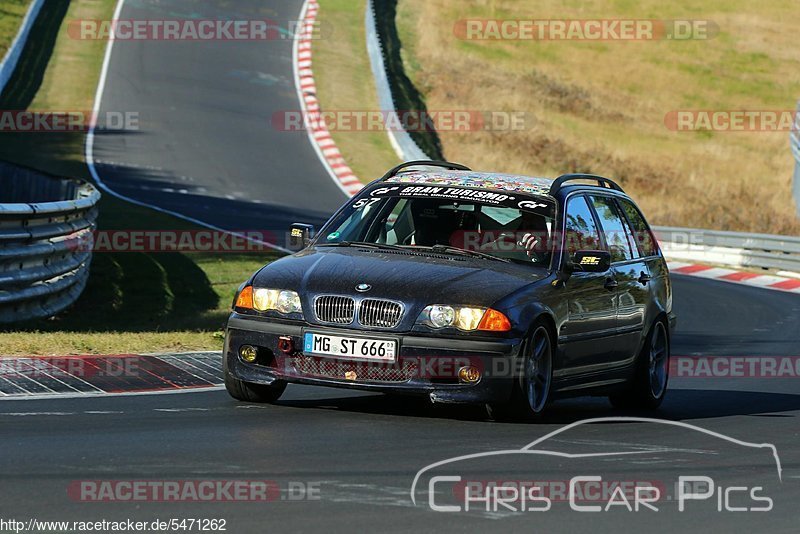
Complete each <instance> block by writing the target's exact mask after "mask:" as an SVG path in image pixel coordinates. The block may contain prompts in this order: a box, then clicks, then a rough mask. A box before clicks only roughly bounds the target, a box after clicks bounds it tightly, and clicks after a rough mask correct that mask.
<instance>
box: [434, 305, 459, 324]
mask: <svg viewBox="0 0 800 534" xmlns="http://www.w3.org/2000/svg"><path fill="white" fill-rule="evenodd" d="M428 310H429V312H428V316H429V318H430V323H431V326H433V327H434V328H444V327H446V326H452V325H453V323H454V322H455V320H456V311H455V310H454V309H453V308H452V307H451V306H430V307H429V308H428Z"/></svg>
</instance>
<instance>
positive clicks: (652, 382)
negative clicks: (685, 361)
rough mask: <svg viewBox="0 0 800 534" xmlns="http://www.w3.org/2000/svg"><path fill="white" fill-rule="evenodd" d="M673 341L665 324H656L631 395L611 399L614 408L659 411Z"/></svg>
mask: <svg viewBox="0 0 800 534" xmlns="http://www.w3.org/2000/svg"><path fill="white" fill-rule="evenodd" d="M669 356H670V341H669V334H668V333H667V327H666V325H665V324H664V321H662V320H658V321H656V322H655V323H654V324H653V327H652V328H651V329H650V333H649V334H648V335H647V339H646V340H645V343H644V346H643V347H642V350H641V352H640V353H639V356H638V357H637V358H636V369H635V371H634V373H635V374H634V383H633V384H632V386H631V388H630V389H629V390H628V391H625V392H622V393H617V394H615V395H611V396H610V397H609V398H608V399H609V400H610V401H611V405H612V406H614V407H615V408H622V409H639V410H656V409H657V408H658V407H659V406H661V403H662V402H664V396H665V395H666V394H667V384H668V383H669Z"/></svg>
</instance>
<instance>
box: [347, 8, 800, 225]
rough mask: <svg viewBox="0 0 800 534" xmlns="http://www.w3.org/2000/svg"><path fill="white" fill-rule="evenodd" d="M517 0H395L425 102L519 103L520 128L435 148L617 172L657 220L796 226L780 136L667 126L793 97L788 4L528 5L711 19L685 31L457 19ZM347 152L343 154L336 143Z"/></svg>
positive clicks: (446, 139)
mask: <svg viewBox="0 0 800 534" xmlns="http://www.w3.org/2000/svg"><path fill="white" fill-rule="evenodd" d="M521 8H522V6H521V4H520V2H516V1H513V0H492V1H490V2H486V1H479V0H473V1H469V2H464V1H462V0H437V1H435V2H431V1H428V0H401V1H400V3H399V9H398V15H397V25H398V33H399V35H400V38H401V41H402V43H403V58H404V62H405V66H406V72H407V74H408V76H409V78H410V79H411V80H412V81H413V82H414V84H415V85H416V87H417V88H418V89H419V90H420V92H421V93H422V94H423V95H424V96H425V100H426V102H427V106H428V108H429V109H434V110H435V109H454V108H459V109H465V110H479V111H486V110H494V111H524V112H526V113H527V121H526V123H525V127H524V128H523V129H521V130H519V131H508V130H507V131H495V132H491V131H472V132H452V131H451V132H447V131H440V132H439V137H440V139H441V141H442V145H443V149H444V155H445V156H446V157H448V159H452V160H453V161H460V162H462V163H466V164H469V165H471V166H472V167H473V168H476V169H492V170H498V171H506V172H516V173H522V174H533V175H544V176H552V175H557V174H560V173H562V172H594V173H598V174H606V175H610V176H613V177H615V178H618V179H620V180H621V181H622V183H623V185H624V187H625V188H626V190H628V191H629V192H630V193H631V194H632V196H633V197H634V198H636V200H637V201H638V202H639V203H640V205H641V206H642V208H643V209H644V211H645V213H647V214H648V216H649V218H650V220H651V221H652V222H653V223H656V224H663V225H675V226H693V227H701V228H716V229H723V230H738V231H755V232H768V233H780V234H795V235H796V234H799V233H800V221H798V219H797V218H796V216H795V207H794V203H793V199H792V196H791V178H792V169H793V165H794V161H793V159H792V157H791V154H790V152H789V149H788V143H787V136H788V132H758V133H747V132H708V131H694V132H675V131H671V130H669V129H668V128H667V127H666V126H665V116H666V115H667V113H669V112H670V111H674V110H687V109H690V110H697V109H699V110H712V111H713V110H722V111H727V110H793V109H794V107H795V100H796V99H797V98H798V96H800V58H798V56H797V53H796V51H797V43H796V39H794V35H795V34H796V32H795V31H794V20H795V18H796V17H795V11H796V8H795V7H794V6H792V5H790V4H789V3H786V2H779V1H767V2H761V3H759V4H758V6H754V5H753V4H752V3H749V2H746V1H744V0H724V1H723V0H711V1H708V2H704V3H703V4H702V5H699V4H698V5H695V6H690V5H689V4H686V3H664V2H659V1H656V0H644V1H641V2H616V3H606V2H590V3H566V4H565V3H563V2H560V1H556V0H544V1H541V2H537V3H536V9H535V18H536V19H540V20H541V19H573V20H574V19H615V18H620V19H643V18H648V19H665V20H674V19H682V20H687V19H694V20H697V19H706V20H711V21H713V22H714V23H716V24H717V25H718V26H719V28H720V32H719V34H718V35H717V36H716V37H714V38H713V39H709V40H689V41H668V40H662V41H638V42H637V41H626V42H622V41H606V42H598V41H595V42H589V41H574V40H573V41H563V40H562V41H530V40H504V41H498V40H484V41H477V40H470V41H467V40H461V39H458V38H457V37H456V35H455V33H454V25H455V24H456V22H457V21H459V20H464V19H494V20H497V19H519V18H520V17H522V18H528V17H531V16H532V15H534V14H533V13H530V12H529V11H530V10H527V11H525V10H523V11H525V12H524V13H523V12H521V11H520V9H521ZM345 157H347V153H345Z"/></svg>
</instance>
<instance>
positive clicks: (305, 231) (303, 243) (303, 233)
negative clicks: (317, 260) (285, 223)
mask: <svg viewBox="0 0 800 534" xmlns="http://www.w3.org/2000/svg"><path fill="white" fill-rule="evenodd" d="M313 233H314V227H313V226H312V225H310V224H303V223H293V224H292V225H291V226H290V227H289V243H288V247H289V249H290V250H303V249H304V248H306V247H307V246H308V244H309V243H311V236H312V234H313Z"/></svg>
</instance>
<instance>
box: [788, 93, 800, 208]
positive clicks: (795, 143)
mask: <svg viewBox="0 0 800 534" xmlns="http://www.w3.org/2000/svg"><path fill="white" fill-rule="evenodd" d="M789 144H790V145H791V146H792V154H794V180H793V182H792V183H793V185H792V189H793V190H794V204H795V207H796V208H797V215H798V217H800V102H798V103H797V113H795V115H794V128H793V129H792V133H790V134H789Z"/></svg>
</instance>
